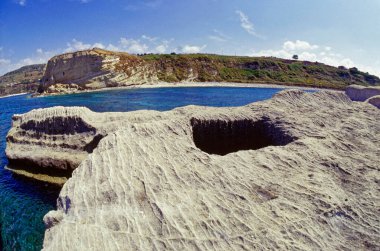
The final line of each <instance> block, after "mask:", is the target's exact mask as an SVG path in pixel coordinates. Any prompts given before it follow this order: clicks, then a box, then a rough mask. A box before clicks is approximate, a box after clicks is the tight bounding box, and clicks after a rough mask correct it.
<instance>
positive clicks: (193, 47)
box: [179, 45, 206, 53]
mask: <svg viewBox="0 0 380 251" xmlns="http://www.w3.org/2000/svg"><path fill="white" fill-rule="evenodd" d="M204 48H206V45H203V46H196V45H185V46H182V47H180V48H179V49H180V51H181V52H183V53H199V52H201V51H202V50H203V49H204Z"/></svg>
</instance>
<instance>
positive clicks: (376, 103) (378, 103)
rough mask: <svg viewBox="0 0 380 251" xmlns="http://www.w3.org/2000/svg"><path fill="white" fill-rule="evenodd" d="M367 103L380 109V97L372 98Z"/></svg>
mask: <svg viewBox="0 0 380 251" xmlns="http://www.w3.org/2000/svg"><path fill="white" fill-rule="evenodd" d="M366 102H367V103H369V104H371V105H373V106H376V107H377V108H379V109H380V95H376V96H372V97H370V98H368V99H367V100H366Z"/></svg>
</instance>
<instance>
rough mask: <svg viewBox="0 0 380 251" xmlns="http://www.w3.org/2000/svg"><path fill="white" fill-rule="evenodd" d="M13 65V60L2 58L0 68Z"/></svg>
mask: <svg viewBox="0 0 380 251" xmlns="http://www.w3.org/2000/svg"><path fill="white" fill-rule="evenodd" d="M10 63H11V60H9V59H5V58H0V66H3V67H4V66H8V65H9V64H10Z"/></svg>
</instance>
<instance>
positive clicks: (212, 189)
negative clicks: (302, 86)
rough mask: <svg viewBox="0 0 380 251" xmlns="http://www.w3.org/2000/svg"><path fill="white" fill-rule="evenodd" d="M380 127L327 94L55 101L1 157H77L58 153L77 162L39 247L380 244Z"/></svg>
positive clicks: (357, 107) (19, 122) (19, 126)
mask: <svg viewBox="0 0 380 251" xmlns="http://www.w3.org/2000/svg"><path fill="white" fill-rule="evenodd" d="M379 120H380V110H379V109H377V108H376V107H374V106H372V105H370V104H368V103H366V102H353V101H351V100H350V99H349V97H348V96H346V95H345V94H344V93H341V92H328V91H321V92H316V93H305V92H302V91H283V92H281V93H279V94H277V95H276V96H275V97H274V98H272V99H271V100H267V101H263V102H258V103H252V104H250V105H247V106H243V107H235V108H211V107H198V106H188V107H183V108H177V109H174V110H172V111H168V112H155V111H138V112H129V113H101V114H99V113H94V112H91V111H90V110H88V109H86V108H63V107H57V108H49V109H42V110H36V111H32V112H30V113H27V114H24V115H18V116H16V118H15V122H14V126H13V128H12V130H11V131H10V134H9V136H8V148H7V154H8V156H13V158H14V159H17V154H19V152H20V151H19V150H20V149H21V148H20V147H21V146H23V148H22V149H23V150H24V151H27V152H29V154H31V155H32V156H33V154H36V155H37V152H39V151H40V150H43V151H45V158H46V159H47V160H48V161H49V162H51V163H52V164H53V165H54V164H55V163H57V167H56V168H61V167H66V166H65V165H62V164H61V161H60V160H61V157H60V156H59V155H58V152H60V153H61V154H66V153H68V152H70V153H71V152H72V150H71V148H72V147H71V146H74V145H75V146H76V147H78V149H79V150H78V151H77V152H78V154H80V156H79V155H71V154H68V155H66V156H65V157H64V158H63V159H66V158H67V160H68V162H70V161H71V162H73V163H74V162H75V161H76V162H75V163H79V162H80V161H81V160H82V161H81V162H80V164H79V167H78V168H76V169H75V170H74V171H73V173H72V177H71V178H70V179H69V180H68V181H67V182H66V183H65V185H64V186H63V188H62V190H61V193H60V195H59V198H58V204H57V210H56V211H51V212H49V213H48V214H47V215H46V216H45V217H44V221H45V224H46V227H47V230H46V232H45V239H44V250H263V249H275V250H284V249H289V250H364V249H366V250H378V249H379V248H380V246H379V242H378V240H379V238H380V228H379V226H380V220H379V217H378V215H379V211H378V210H379V206H380V205H379V201H380V193H379V184H380V175H379V167H380V159H379V156H380V147H379V146H380V123H379ZM62 125H64V127H67V128H66V129H63V126H62ZM68 129H69V130H68ZM37 135H39V136H37ZM96 135H102V138H101V139H100V141H99V142H98V144H96V146H95V145H94V146H93V149H92V151H86V150H84V148H83V146H85V145H88V142H92V141H93V139H94V138H95V137H96ZM10 136H11V137H12V138H10ZM54 137H55V140H54ZM21 139H23V140H21ZM37 139H38V140H37ZM39 140H42V141H39ZM57 140H58V141H57ZM37 142H41V143H37ZM54 142H56V143H54ZM62 142H66V144H67V146H66V145H64V144H61V143H62ZM54 144H56V145H54ZM70 145H71V146H70ZM54 149H57V150H56V152H57V155H54V154H52V155H50V154H47V153H50V152H51V151H53V150H54ZM73 152H75V151H73ZM22 156H23V158H25V157H26V156H25V155H22ZM51 156H57V157H56V159H57V160H58V161H53V160H52V158H54V157H51ZM70 156H74V157H71V159H70ZM31 159H35V162H36V163H41V162H42V163H43V162H44V158H43V157H42V156H34V157H31ZM72 167H75V165H73V166H72ZM72 167H70V168H72ZM41 168H42V167H41ZM45 168H48V167H47V166H46V167H45Z"/></svg>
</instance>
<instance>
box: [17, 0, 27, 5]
mask: <svg viewBox="0 0 380 251" xmlns="http://www.w3.org/2000/svg"><path fill="white" fill-rule="evenodd" d="M17 3H18V4H19V5H20V6H25V5H26V0H17Z"/></svg>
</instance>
